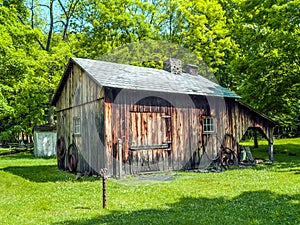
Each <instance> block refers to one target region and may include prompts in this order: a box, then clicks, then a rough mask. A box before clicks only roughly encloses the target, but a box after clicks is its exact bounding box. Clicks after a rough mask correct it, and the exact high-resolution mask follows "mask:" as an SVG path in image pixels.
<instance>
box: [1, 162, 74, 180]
mask: <svg viewBox="0 0 300 225" xmlns="http://www.w3.org/2000/svg"><path fill="white" fill-rule="evenodd" d="M2 170H3V171H5V172H8V173H11V174H14V175H17V176H20V177H22V178H24V179H26V180H29V181H32V182H38V183H40V182H59V181H68V180H74V179H75V176H74V175H73V174H69V173H67V172H66V171H60V170H59V169H58V168H57V166H55V165H41V166H13V167H6V168H4V169H2Z"/></svg>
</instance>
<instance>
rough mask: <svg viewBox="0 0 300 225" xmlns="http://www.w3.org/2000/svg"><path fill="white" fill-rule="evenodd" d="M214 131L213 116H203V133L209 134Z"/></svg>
mask: <svg viewBox="0 0 300 225" xmlns="http://www.w3.org/2000/svg"><path fill="white" fill-rule="evenodd" d="M214 132H215V124H214V118H213V117H204V118H203V133H205V134H211V133H214Z"/></svg>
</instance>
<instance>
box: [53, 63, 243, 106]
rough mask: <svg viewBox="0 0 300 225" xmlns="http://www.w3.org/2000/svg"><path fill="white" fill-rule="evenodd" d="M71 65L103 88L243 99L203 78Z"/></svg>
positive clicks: (121, 67) (149, 70)
mask: <svg viewBox="0 0 300 225" xmlns="http://www.w3.org/2000/svg"><path fill="white" fill-rule="evenodd" d="M72 63H75V64H77V65H78V66H79V67H81V68H82V69H83V70H84V71H85V72H86V73H87V74H88V75H89V76H90V77H91V78H92V79H93V80H94V81H95V82H97V83H98V84H99V85H101V86H104V87H112V88H125V89H131V90H147V91H158V92H167V93H179V94H193V95H204V96H218V97H228V98H240V96H238V95H236V94H235V93H233V92H231V91H229V90H228V89H226V88H224V87H222V86H220V85H218V84H216V83H214V82H212V81H210V80H208V79H206V78H205V77H203V76H200V75H198V76H195V75H190V74H187V73H182V74H172V73H170V72H167V71H164V70H159V69H153V68H145V67H138V66H131V65H125V64H118V63H111V62H105V61H98V60H90V59H83V58H72V59H71V61H70V64H69V65H71V64H72ZM67 73H68V70H67V71H66V72H65V74H64V78H66V77H65V76H68V74H67ZM64 78H63V80H64ZM63 83H64V82H61V84H60V85H63ZM60 88H62V87H61V86H60V87H58V90H57V93H56V96H54V99H53V101H54V102H56V100H57V98H58V97H59V96H57V94H59V89H60Z"/></svg>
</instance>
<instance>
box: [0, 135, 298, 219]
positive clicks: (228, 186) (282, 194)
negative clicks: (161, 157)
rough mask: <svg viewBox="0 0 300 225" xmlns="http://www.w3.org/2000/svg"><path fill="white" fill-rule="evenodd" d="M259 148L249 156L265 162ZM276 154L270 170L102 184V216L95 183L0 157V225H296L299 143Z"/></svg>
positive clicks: (44, 163) (282, 143)
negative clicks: (104, 202)
mask: <svg viewBox="0 0 300 225" xmlns="http://www.w3.org/2000/svg"><path fill="white" fill-rule="evenodd" d="M245 144H247V143H245ZM248 145H249V146H252V145H253V143H252V142H249V143H248ZM259 145H260V147H259V149H254V150H253V155H254V157H258V156H259V157H260V158H267V142H259ZM274 151H275V153H276V154H275V155H274V156H275V163H274V165H257V166H255V167H249V168H246V169H237V168H235V169H229V170H227V171H225V172H223V173H193V172H172V173H167V174H160V175H159V176H166V177H167V178H168V177H169V178H170V179H165V180H166V181H155V180H148V179H146V178H147V177H143V179H141V178H140V177H128V178H126V179H108V180H107V208H106V209H103V208H102V181H101V180H100V179H99V178H95V177H82V178H81V179H80V180H76V177H75V175H73V174H69V173H67V172H65V171H60V170H58V169H57V167H56V159H55V158H48V159H42V158H34V157H33V156H32V154H29V153H19V154H17V155H11V156H5V157H0V189H1V192H0V218H1V219H0V224H70V225H71V224H300V220H299V215H300V139H287V140H275V146H274ZM282 152H285V153H282ZM290 153H292V154H290ZM295 154H296V155H295ZM257 155H258V156H257ZM158 180H159V179H158Z"/></svg>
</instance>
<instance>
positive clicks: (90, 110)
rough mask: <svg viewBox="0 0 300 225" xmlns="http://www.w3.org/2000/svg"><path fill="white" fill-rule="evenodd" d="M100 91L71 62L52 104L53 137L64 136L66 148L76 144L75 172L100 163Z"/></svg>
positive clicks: (96, 168) (95, 168)
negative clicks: (77, 128) (78, 127)
mask: <svg viewBox="0 0 300 225" xmlns="http://www.w3.org/2000/svg"><path fill="white" fill-rule="evenodd" d="M103 95H104V92H103V89H102V88H101V87H100V86H98V85H97V84H96V83H95V82H94V81H93V80H91V79H90V78H89V76H87V75H86V74H85V73H84V72H83V71H82V70H81V69H80V68H79V67H78V66H76V65H74V66H73V68H71V70H70V76H69V78H68V80H67V81H66V84H65V86H64V89H63V90H62V93H61V95H60V98H59V100H58V102H57V104H56V109H57V124H58V126H57V137H58V139H64V141H65V145H66V148H67V149H68V147H69V146H70V145H71V144H72V143H73V144H75V145H76V147H77V150H78V154H77V156H78V165H77V171H78V172H86V173H94V172H95V171H99V170H100V168H103V167H104V162H105V161H104V157H105V155H104V144H103V143H104V117H103V114H104V98H103ZM74 118H79V119H80V123H81V131H80V134H74V124H73V119H74ZM64 167H65V168H67V156H66V157H65V159H64Z"/></svg>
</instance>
